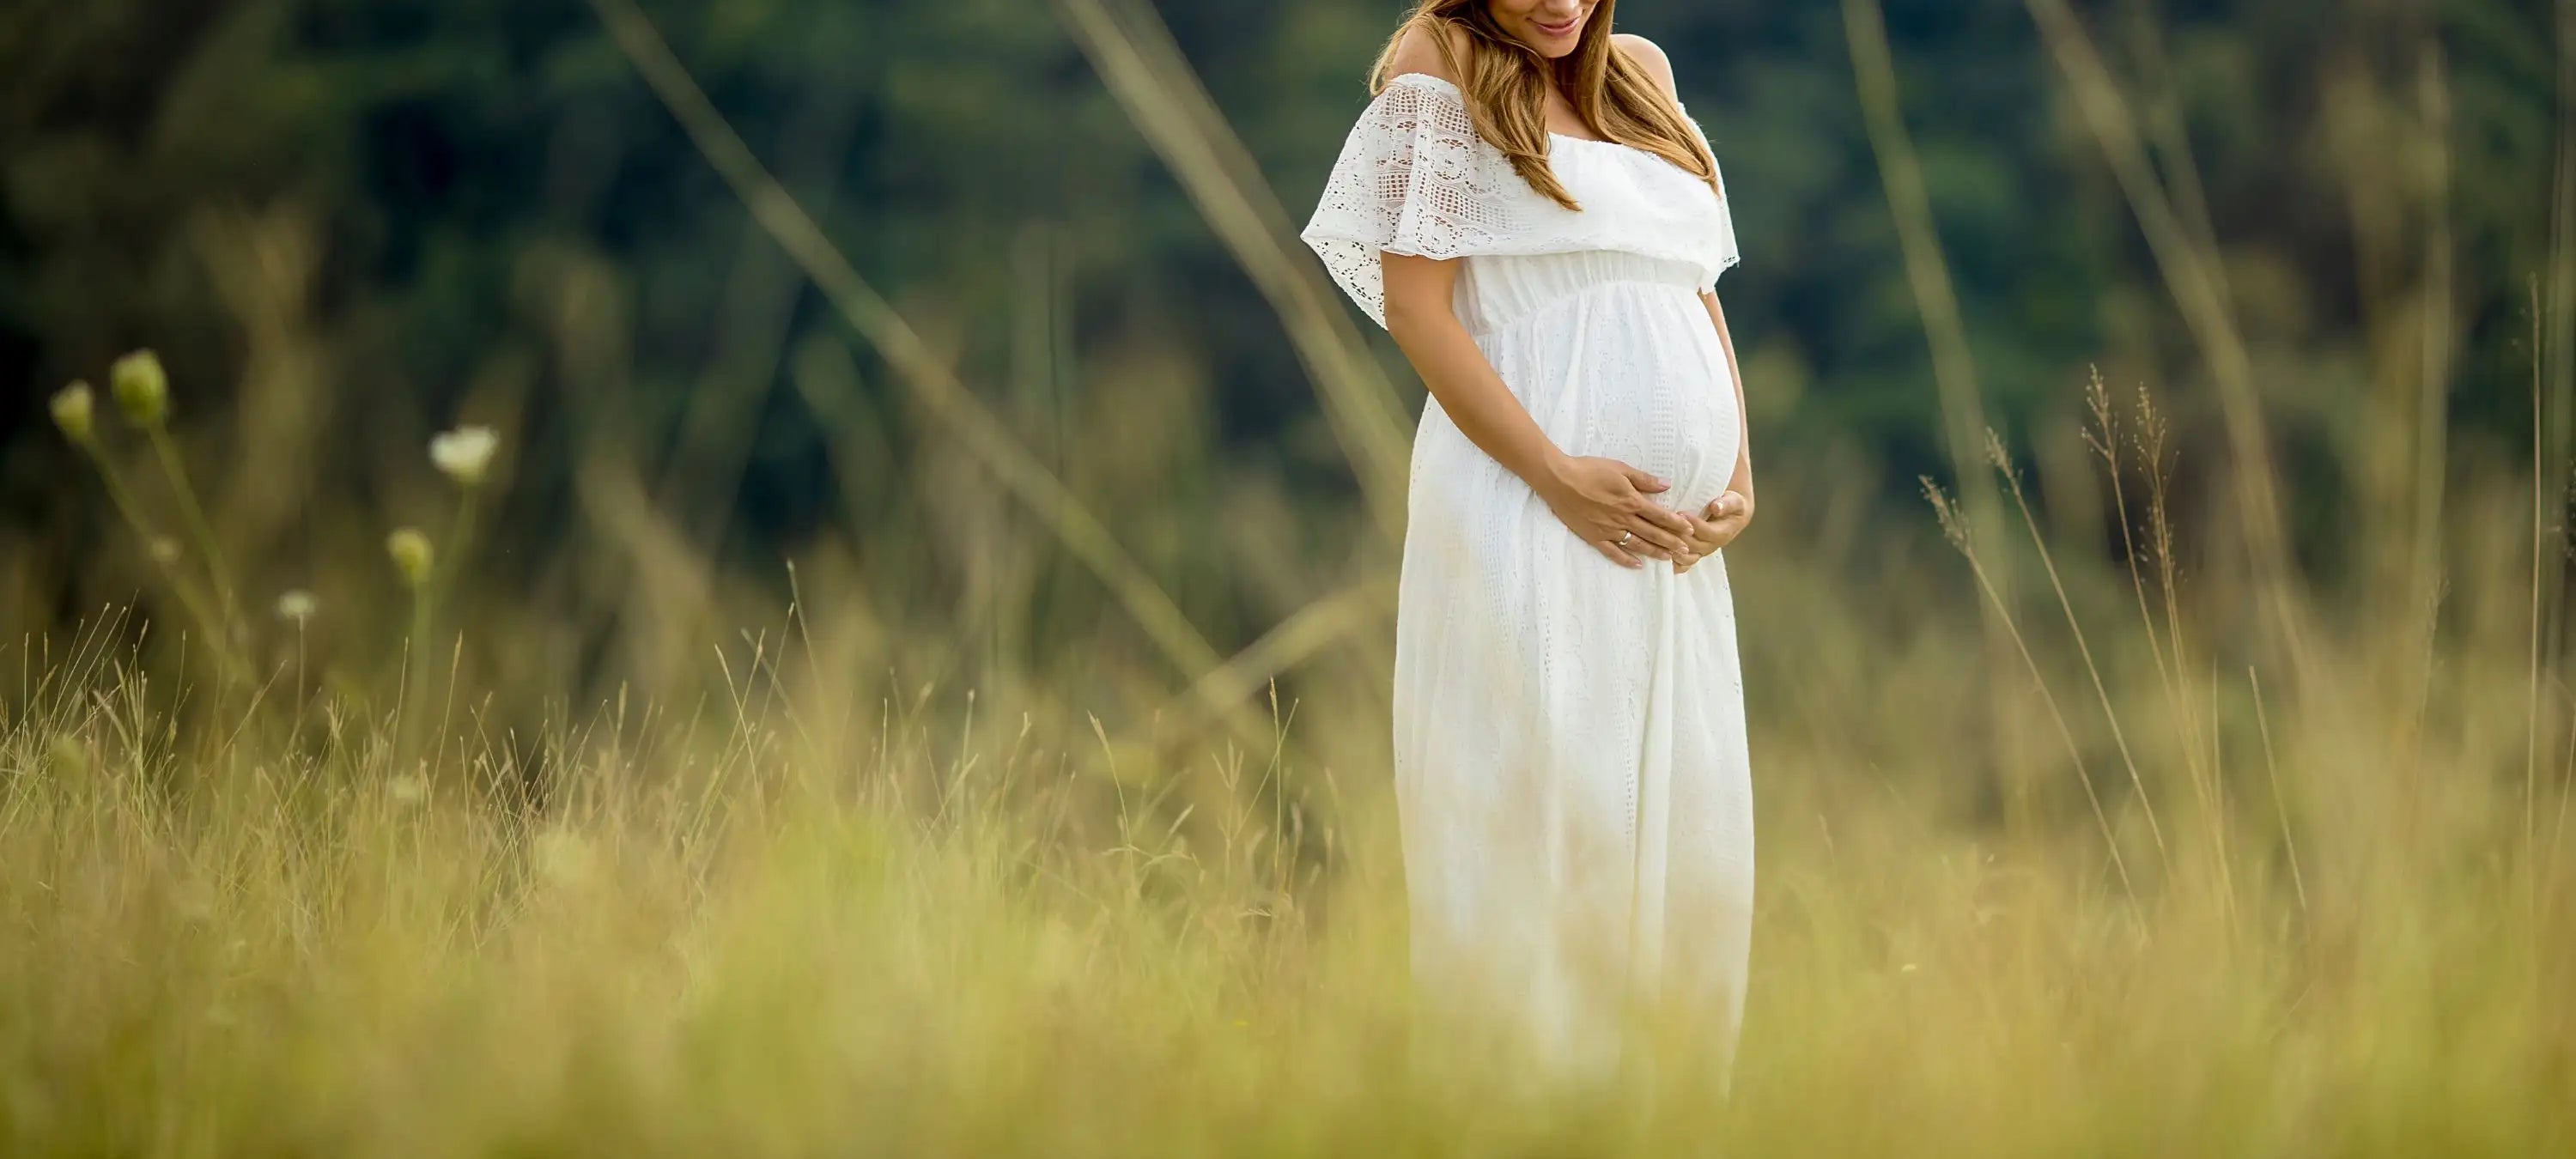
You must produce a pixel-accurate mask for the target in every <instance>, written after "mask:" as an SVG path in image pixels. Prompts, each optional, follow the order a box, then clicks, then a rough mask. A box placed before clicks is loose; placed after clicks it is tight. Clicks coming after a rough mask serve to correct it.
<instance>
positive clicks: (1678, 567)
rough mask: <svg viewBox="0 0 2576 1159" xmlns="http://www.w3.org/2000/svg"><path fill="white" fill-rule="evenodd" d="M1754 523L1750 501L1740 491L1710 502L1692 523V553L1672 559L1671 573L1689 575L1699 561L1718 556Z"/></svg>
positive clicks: (1677, 555)
mask: <svg viewBox="0 0 2576 1159" xmlns="http://www.w3.org/2000/svg"><path fill="white" fill-rule="evenodd" d="M1752 522H1753V497H1752V496H1750V495H1747V494H1745V493H1743V492H1741V491H1729V492H1727V493H1726V494H1723V495H1720V496H1718V497H1717V498H1715V499H1712V500H1710V501H1709V504H1708V506H1707V507H1706V508H1705V509H1703V510H1702V511H1701V512H1700V514H1699V516H1698V518H1695V519H1693V520H1691V523H1692V524H1693V530H1692V532H1691V551H1690V553H1689V554H1687V555H1682V554H1676V555H1675V556H1674V557H1673V573H1674V574H1675V575H1679V574H1681V573H1683V572H1687V571H1689V570H1690V569H1691V568H1692V567H1693V566H1696V565H1697V564H1698V563H1699V561H1701V560H1703V559H1707V558H1708V557H1710V556H1712V555H1715V554H1717V552H1718V550H1719V549H1720V548H1723V547H1725V546H1726V545H1727V544H1730V543H1733V542H1735V537H1736V536H1739V535H1742V534H1744V528H1745V527H1746V525H1748V524H1750V523H1752Z"/></svg>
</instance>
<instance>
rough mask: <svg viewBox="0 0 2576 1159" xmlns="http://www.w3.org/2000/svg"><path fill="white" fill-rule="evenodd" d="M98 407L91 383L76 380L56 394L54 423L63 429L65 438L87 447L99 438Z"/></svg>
mask: <svg viewBox="0 0 2576 1159" xmlns="http://www.w3.org/2000/svg"><path fill="white" fill-rule="evenodd" d="M97 409H98V404H97V402H96V401H94V400H93V399H92V398H91V397H90V390H89V384H88V383H86V382H75V383H73V384H71V385H70V386H66V387H64V388H63V389H62V390H61V391H59V392H57V393H56V394H55V395H54V425H55V426H58V427H61V428H62V429H63V437H64V438H67V439H70V440H71V441H73V442H75V443H78V444H80V445H81V446H84V447H86V446H88V445H90V443H91V441H92V440H94V439H96V438H98V426H97V422H96V413H97Z"/></svg>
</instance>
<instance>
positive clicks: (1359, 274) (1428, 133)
mask: <svg viewBox="0 0 2576 1159" xmlns="http://www.w3.org/2000/svg"><path fill="white" fill-rule="evenodd" d="M1682 119H1683V121H1684V123H1686V124H1688V125H1689V126H1690V128H1691V132H1692V133H1693V134H1694V135H1696V136H1698V137H1699V139H1700V141H1701V144H1702V146H1703V147H1705V146H1706V143H1707V139H1708V138H1707V136H1706V134H1705V133H1704V132H1703V131H1702V130H1701V128H1700V126H1699V122H1697V121H1696V120H1693V119H1691V117H1690V115H1689V112H1688V110H1687V109H1685V110H1684V111H1683V118H1682ZM1549 141H1550V143H1551V149H1550V156H1549V158H1548V162H1549V164H1550V166H1551V167H1553V168H1554V169H1555V170H1556V174H1557V180H1558V181H1560V182H1562V183H1564V184H1565V185H1566V187H1567V188H1568V189H1569V190H1570V191H1572V192H1573V193H1574V196H1575V199H1576V201H1577V202H1578V203H1580V204H1581V205H1582V206H1583V209H1582V211H1580V212H1577V211H1575V210H1569V209H1567V208H1565V207H1564V206H1561V205H1558V204H1557V203H1555V202H1554V201H1551V200H1549V199H1548V198H1547V197H1546V196H1544V195H1542V194H1540V193H1539V192H1538V191H1537V190H1535V189H1532V188H1530V185H1529V183H1528V182H1527V181H1524V180H1522V179H1521V176H1520V174H1519V173H1518V172H1516V171H1514V170H1513V169H1512V164H1511V160H1510V159H1509V158H1507V157H1505V156H1504V155H1503V152H1502V150H1500V149H1497V148H1495V147H1494V146H1493V145H1491V144H1489V143H1487V142H1486V141H1485V139H1484V138H1482V137H1480V136H1478V135H1477V133H1476V126H1475V122H1474V121H1472V120H1471V119H1469V117H1468V116H1467V108H1466V106H1465V104H1463V103H1462V98H1461V97H1460V95H1459V92H1458V88H1457V86H1456V85H1453V84H1451V83H1449V82H1448V81H1445V80H1441V79H1440V78H1438V77H1434V76H1429V75H1425V74H1423V73H1405V74H1403V75H1401V76H1396V77H1393V78H1390V79H1389V80H1388V81H1387V84H1386V88H1385V89H1384V90H1383V91H1381V92H1379V93H1378V95H1377V99H1376V100H1374V101H1372V102H1370V103H1369V107H1368V110H1367V111H1366V112H1364V113H1362V114H1361V116H1360V120H1359V123H1358V124H1357V125H1355V126H1353V127H1352V129H1351V132H1350V136H1349V137H1348V138H1347V139H1346V140H1345V141H1344V142H1343V145H1342V153H1341V157H1340V159H1339V160H1338V161H1337V162H1336V163H1335V164H1334V166H1333V172H1332V176H1331V178H1330V180H1329V181H1328V182H1327V184H1326V185H1325V188H1324V195H1323V198H1322V200H1321V202H1320V203H1319V204H1318V205H1317V206H1316V209H1315V214H1314V216H1313V218H1312V219H1310V220H1309V221H1308V222H1307V225H1306V229H1305V231H1304V232H1303V235H1302V236H1303V237H1304V239H1305V241H1306V244H1307V245H1309V246H1311V247H1313V248H1314V250H1315V252H1316V253H1317V255H1319V256H1321V257H1322V258H1323V259H1324V268H1325V269H1326V270H1327V271H1329V272H1330V273H1331V274H1332V276H1333V280H1334V281H1335V282H1336V283H1338V284H1339V285H1340V286H1341V287H1342V289H1343V291H1344V292H1346V293H1348V294H1349V295H1350V296H1351V299H1352V300H1353V301H1355V302H1357V303H1359V305H1360V308H1361V309H1363V310H1366V311H1367V312H1368V315H1369V317H1370V318H1371V319H1372V320H1374V321H1375V322H1377V323H1378V325H1380V326H1384V325H1385V324H1386V292H1385V286H1384V281H1383V278H1382V275H1381V273H1380V267H1379V263H1378V254H1379V253H1381V252H1385V253H1397V254H1407V255H1412V256H1416V257H1428V258H1443V259H1445V258H1462V257H1470V256H1474V255H1480V254H1483V255H1504V254H1545V253H1569V252H1575V251H1580V250H1617V251H1622V252H1627V253H1634V254H1638V255H1640V256H1644V257H1655V258H1665V259H1670V260H1674V261H1680V262H1685V263H1688V264H1691V265H1693V266H1695V267H1697V269H1698V271H1699V288H1700V289H1701V290H1702V291H1707V290H1712V289H1714V288H1716V285H1717V278H1718V275H1719V274H1721V273H1724V272H1725V271H1726V270H1727V269H1728V268H1730V267H1732V266H1734V265H1735V264H1736V262H1737V252H1736V244H1735V223H1734V219H1733V214H1732V213H1731V211H1730V208H1729V206H1728V204H1727V202H1726V201H1725V200H1724V199H1722V198H1720V197H1719V196H1718V194H1717V191H1716V190H1713V189H1710V188H1709V187H1708V185H1707V184H1706V183H1704V182H1702V181H1701V180H1700V179H1699V178H1698V177H1695V176H1693V175H1691V174H1689V173H1687V172H1684V171H1683V170H1681V169H1680V168H1678V167H1676V166H1674V165H1673V164H1671V163H1670V162H1668V161H1666V160H1664V159H1663V158H1661V157H1658V156H1656V155H1654V154H1652V153H1648V152H1645V151H1644V150H1640V149H1635V148H1632V147H1630V146H1626V145H1620V144H1616V143H1614V142H1608V141H1593V140H1586V139H1583V138H1579V137H1568V136H1565V135H1563V134H1551V135H1550V136H1549ZM1587 177H1588V178H1592V179H1591V180H1586V178H1587ZM1719 184H1720V185H1721V186H1723V185H1724V177H1723V176H1722V175H1721V177H1720V178H1719Z"/></svg>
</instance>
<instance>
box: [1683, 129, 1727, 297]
mask: <svg viewBox="0 0 2576 1159" xmlns="http://www.w3.org/2000/svg"><path fill="white" fill-rule="evenodd" d="M1673 108H1674V109H1675V110H1677V111H1679V112H1680V113H1681V115H1682V123H1683V124H1685V125H1688V126H1690V131H1691V136H1693V137H1696V138H1698V139H1699V147H1700V148H1702V149H1707V150H1708V163H1709V165H1710V166H1711V167H1712V168H1713V169H1715V171H1716V173H1717V236H1718V239H1719V243H1720V246H1721V249H1720V251H1719V254H1718V259H1717V264H1716V266H1715V268H1713V269H1711V270H1710V271H1709V274H1708V278H1707V280H1706V281H1703V282H1701V283H1700V287H1699V292H1700V293H1703V294H1714V293H1716V292H1717V279H1718V277H1719V275H1722V274H1724V273H1725V272H1726V271H1728V270H1731V269H1734V268H1735V267H1736V266H1737V265H1738V264H1740V263H1741V262H1743V260H1744V257H1743V254H1742V253H1741V252H1740V251H1739V250H1738V249H1737V248H1736V244H1735V198H1733V197H1732V196H1729V193H1728V190H1727V188H1726V167H1725V166H1724V165H1722V164H1719V162H1718V160H1717V150H1716V149H1714V148H1712V147H1710V145H1709V143H1708V132H1707V130H1704V129H1702V128H1700V127H1699V121H1698V119H1696V118H1694V117H1692V116H1691V115H1690V108H1689V106H1686V105H1684V104H1682V103H1681V101H1680V100H1678V99H1676V100H1674V101H1673Z"/></svg>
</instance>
